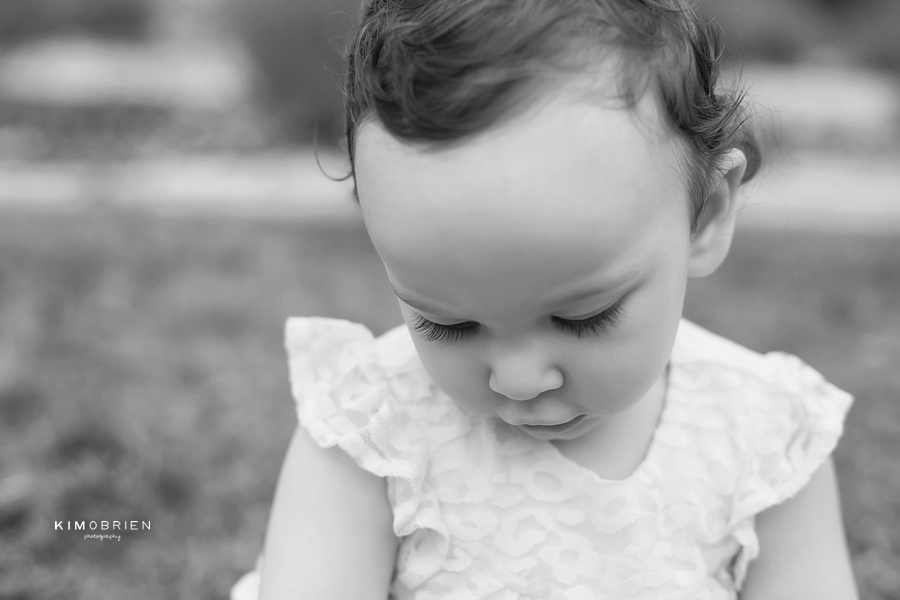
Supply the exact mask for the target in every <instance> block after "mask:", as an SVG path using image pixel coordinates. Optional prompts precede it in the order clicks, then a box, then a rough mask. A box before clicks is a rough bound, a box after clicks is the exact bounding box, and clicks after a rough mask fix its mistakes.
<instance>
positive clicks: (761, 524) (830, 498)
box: [741, 459, 859, 600]
mask: <svg viewBox="0 0 900 600" xmlns="http://www.w3.org/2000/svg"><path fill="white" fill-rule="evenodd" d="M756 531H757V535H758V536H759V542H760V553H759V557H758V558H757V559H756V560H754V561H753V562H752V563H750V567H749V570H748V572H747V580H746V582H745V584H744V588H743V591H742V592H741V600H779V599H782V598H783V599H790V600H801V599H804V598H811V599H812V598H814V599H816V600H856V599H858V598H859V594H858V593H857V591H856V583H855V581H854V579H853V571H852V570H851V568H850V558H849V555H848V552H847V543H846V539H845V537H844V528H843V524H842V521H841V511H840V501H839V499H838V492H837V482H836V479H835V475H834V465H833V464H832V462H831V460H830V459H829V460H828V462H827V463H825V464H824V465H823V466H822V467H821V468H820V469H819V470H818V471H816V473H814V474H813V476H812V479H811V480H810V481H809V483H808V484H806V487H804V488H803V489H802V490H800V492H799V493H797V495H796V496H794V497H792V498H790V499H789V500H787V501H785V502H783V503H782V504H779V505H776V506H774V507H772V508H770V509H768V510H766V511H764V512H762V513H761V514H760V515H759V516H758V517H757V519H756Z"/></svg>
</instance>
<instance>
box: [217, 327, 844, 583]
mask: <svg viewBox="0 0 900 600" xmlns="http://www.w3.org/2000/svg"><path fill="white" fill-rule="evenodd" d="M286 345H287V350H288V355H289V364H290V375H291V385H292V392H293V395H294V398H295V399H296V400H297V412H298V415H299V419H300V423H301V425H302V426H303V427H305V428H306V429H307V430H308V431H309V432H310V434H311V435H312V437H313V439H314V440H315V441H316V442H317V443H318V444H320V445H321V446H324V447H328V446H334V445H338V446H340V447H341V448H342V449H343V450H344V451H346V452H347V453H348V454H349V455H350V456H352V457H353V458H354V459H355V460H356V461H357V462H358V463H359V465H360V466H361V467H362V468H363V469H365V470H367V471H370V472H372V473H374V474H376V475H379V476H382V477H385V478H387V486H388V492H389V497H390V502H391V506H392V507H393V516H394V521H393V522H394V532H395V533H396V534H397V536H398V537H399V538H400V539H401V545H400V551H399V554H398V558H397V566H396V572H395V574H394V580H393V583H392V587H391V598H392V599H394V600H407V599H414V600H456V599H459V600H481V599H484V600H526V599H532V598H540V599H546V600H588V599H625V598H629V599H634V598H646V599H651V598H652V599H654V600H663V599H673V598H683V599H691V600H703V599H709V600H713V599H716V600H724V599H734V598H736V597H737V591H738V590H739V589H740V587H741V584H742V582H743V579H744V576H745V574H746V572H747V565H748V563H749V562H750V561H752V560H753V559H754V558H755V557H756V556H757V554H758V552H759V542H758V539H757V536H756V533H755V531H754V526H753V523H754V515H756V514H757V513H759V512H760V511H762V510H764V509H766V508H768V507H770V506H772V505H775V504H778V503H779V502H781V501H783V500H785V499H787V498H789V497H790V496H792V495H793V494H794V493H796V492H797V491H798V490H799V489H800V488H801V487H802V486H803V485H804V484H805V483H806V482H807V481H808V480H809V478H810V476H811V474H812V473H813V472H814V471H815V470H816V468H817V467H819V466H820V465H821V464H822V463H823V461H825V460H826V458H827V457H828V455H829V454H830V453H831V452H832V451H833V449H834V447H835V445H836V444H837V441H838V438H839V437H840V435H841V432H842V428H843V421H844V417H845V415H846V412H847V410H848V409H849V407H850V403H851V398H850V396H849V395H848V394H847V393H845V392H843V391H841V390H839V389H837V388H835V387H834V386H832V385H831V384H829V383H828V382H826V381H825V380H824V379H823V378H822V376H821V375H819V373H817V372H816V371H815V370H813V369H812V368H811V367H809V366H807V365H806V364H804V363H803V362H802V361H800V360H799V359H798V358H796V357H794V356H791V355H787V354H781V353H770V354H767V355H760V354H757V353H755V352H752V351H750V350H748V349H746V348H743V347H741V346H739V345H737V344H735V343H733V342H730V341H728V340H725V339H723V338H721V337H718V336H716V335H714V334H712V333H710V332H708V331H706V330H704V329H701V328H700V327H698V326H697V325H694V324H692V323H690V322H688V321H682V323H681V326H680V328H679V331H678V336H677V340H676V343H675V348H674V350H673V353H672V358H671V361H670V372H669V386H668V390H667V394H666V400H665V406H664V408H663V412H662V415H661V417H660V423H659V426H658V427H657V430H656V432H655V433H654V437H653V439H652V442H651V445H650V448H649V450H648V452H647V455H646V457H645V459H644V461H643V462H642V463H641V464H640V466H638V468H637V469H636V470H635V471H634V473H632V474H631V475H630V476H629V477H627V478H626V479H624V480H620V481H613V480H604V479H602V478H600V477H599V476H598V475H597V474H595V473H594V472H592V471H590V470H588V469H586V468H584V467H582V466H580V465H578V464H577V463H575V462H573V461H571V460H570V459H568V458H566V457H565V456H564V455H562V454H561V453H560V452H559V451H558V450H557V449H556V447H555V446H553V445H552V444H551V443H548V442H542V441H537V440H535V439H533V438H531V437H530V436H528V435H527V434H525V433H523V432H520V431H518V430H517V429H515V428H513V427H510V426H508V425H505V424H504V423H502V422H498V421H497V420H494V419H486V418H480V417H475V416H472V415H470V414H469V413H467V412H465V411H463V410H462V409H460V408H459V407H457V406H456V404H455V403H454V402H453V401H452V400H450V399H449V398H448V397H447V396H445V395H444V394H443V393H441V392H440V391H439V390H437V389H436V388H435V387H434V385H433V384H432V383H431V381H430V380H429V378H428V376H427V374H426V373H425V371H424V369H423V367H422V365H421V363H420V362H419V360H418V358H417V356H416V353H415V349H414V347H413V344H412V340H411V339H410V334H409V332H408V331H407V329H406V328H405V327H400V328H397V329H393V330H391V331H389V332H387V333H386V334H384V335H383V336H381V337H379V338H374V337H373V335H372V334H371V333H370V332H369V330H367V329H366V328H365V327H363V326H362V325H358V324H355V323H350V322H347V321H339V320H333V319H324V318H296V319H290V320H289V321H288V323H287V326H286ZM257 588H258V577H257V573H256V572H253V573H250V574H248V575H246V576H245V577H244V578H243V579H242V580H241V581H239V582H238V584H236V585H235V588H234V589H233V590H232V598H234V599H235V600H253V599H255V598H256V596H257Z"/></svg>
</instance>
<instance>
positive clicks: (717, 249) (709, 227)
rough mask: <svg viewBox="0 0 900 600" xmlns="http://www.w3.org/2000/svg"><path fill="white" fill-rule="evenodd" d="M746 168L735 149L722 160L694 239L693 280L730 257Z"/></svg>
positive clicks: (742, 158)
mask: <svg viewBox="0 0 900 600" xmlns="http://www.w3.org/2000/svg"><path fill="white" fill-rule="evenodd" d="M746 169H747V158H746V157H745V156H744V153H743V152H742V151H741V150H740V149H738V148H732V149H731V150H729V151H728V152H727V153H726V154H725V156H724V157H723V158H722V163H721V167H720V169H719V170H718V172H717V173H716V175H715V178H714V180H713V181H712V182H711V185H710V188H709V195H708V196H707V198H706V204H705V206H704V208H703V212H702V213H701V214H700V219H699V221H698V223H697V229H696V231H695V232H694V235H693V237H692V239H691V253H690V259H689V262H688V275H690V276H691V277H706V276H707V275H709V274H711V273H712V272H713V271H715V270H716V269H718V268H719V265H721V264H722V262H723V261H724V260H725V257H726V256H727V255H728V250H729V249H730V248H731V239H732V237H733V236H734V226H735V219H736V218H737V209H738V188H739V187H740V185H741V180H742V179H743V177H744V171H745V170H746Z"/></svg>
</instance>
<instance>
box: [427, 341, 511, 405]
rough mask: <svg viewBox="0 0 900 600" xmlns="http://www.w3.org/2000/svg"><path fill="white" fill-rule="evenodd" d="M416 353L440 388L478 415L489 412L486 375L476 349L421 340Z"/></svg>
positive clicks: (488, 389) (489, 400)
mask: <svg viewBox="0 0 900 600" xmlns="http://www.w3.org/2000/svg"><path fill="white" fill-rule="evenodd" d="M417 345H421V347H422V348H421V350H420V352H419V357H420V358H421V360H422V365H423V366H424V367H425V370H426V371H427V372H428V375H429V376H430V377H431V379H432V381H434V383H435V385H437V386H438V387H439V388H440V389H441V391H442V392H444V393H445V394H447V395H448V396H449V397H450V398H451V399H453V400H454V401H455V402H456V403H458V404H459V405H461V406H463V407H465V408H466V409H467V410H469V411H470V412H473V413H475V414H479V415H485V416H487V415H491V414H493V413H492V412H491V410H492V409H491V406H490V404H491V399H490V394H488V392H489V391H490V388H489V387H488V378H487V375H486V374H485V373H482V371H483V369H481V368H479V362H478V359H477V357H476V356H475V353H473V352H466V351H465V350H464V349H463V348H461V347H458V346H464V345H465V344H462V345H455V344H452V343H445V344H440V343H434V342H425V341H423V342H421V344H417Z"/></svg>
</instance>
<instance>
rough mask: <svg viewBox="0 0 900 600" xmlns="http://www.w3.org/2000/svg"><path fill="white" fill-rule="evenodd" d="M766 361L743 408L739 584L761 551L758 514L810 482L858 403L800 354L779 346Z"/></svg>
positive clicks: (737, 499) (737, 509) (737, 498)
mask: <svg viewBox="0 0 900 600" xmlns="http://www.w3.org/2000/svg"><path fill="white" fill-rule="evenodd" d="M764 361H765V363H767V365H768V367H769V368H768V369H767V373H766V377H765V381H763V382H762V386H761V388H759V389H760V392H759V393H755V394H753V397H752V398H751V399H750V401H748V402H746V412H745V413H744V414H743V418H744V419H745V428H744V432H745V434H744V435H745V437H744V439H743V440H742V445H743V446H744V460H743V467H742V471H741V473H740V477H739V478H738V481H737V487H736V490H735V494H734V497H733V498H734V500H733V506H732V517H731V523H732V526H733V527H734V535H735V537H736V538H737V539H738V541H739V542H740V544H741V546H742V551H741V553H740V555H739V556H738V559H737V561H736V564H735V567H734V575H735V580H736V581H737V583H738V584H739V585H740V584H741V583H742V582H743V580H744V578H745V576H746V572H747V567H748V565H749V563H750V561H752V560H753V559H754V558H756V557H757V556H758V554H759V539H758V538H757V536H756V532H755V530H754V527H753V519H754V517H755V515H757V514H759V513H760V512H762V511H764V510H765V509H767V508H770V507H772V506H775V505H776V504H780V503H781V502H784V501H785V500H787V499H788V498H790V497H792V496H793V495H795V494H796V493H797V492H798V491H799V490H800V489H801V488H803V486H805V485H806V484H807V483H808V482H809V480H810V478H811V477H812V475H813V473H814V472H815V471H816V470H817V469H818V468H819V467H821V466H822V465H823V464H824V463H825V461H826V460H827V459H828V457H829V456H830V455H831V453H832V452H833V451H834V449H835V447H836V446H837V443H838V439H839V438H840V436H841V434H842V433H843V428H844V419H845V417H846V415H847V412H848V410H849V408H850V405H851V403H852V397H851V396H850V394H848V393H847V392H844V391H843V390H840V389H838V388H837V387H835V386H834V385H832V384H830V383H829V382H827V381H826V380H825V379H824V378H823V377H822V375H820V374H819V373H818V372H817V371H816V370H815V369H813V368H812V367H810V366H809V365H807V364H806V363H804V362H803V361H801V360H800V359H799V358H797V357H796V356H792V355H789V354H784V353H780V352H773V353H769V354H767V355H766V356H765V357H764ZM751 387H755V386H751ZM762 389H764V390H765V392H762V391H761V390H762Z"/></svg>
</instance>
